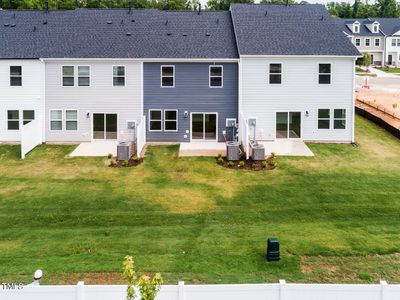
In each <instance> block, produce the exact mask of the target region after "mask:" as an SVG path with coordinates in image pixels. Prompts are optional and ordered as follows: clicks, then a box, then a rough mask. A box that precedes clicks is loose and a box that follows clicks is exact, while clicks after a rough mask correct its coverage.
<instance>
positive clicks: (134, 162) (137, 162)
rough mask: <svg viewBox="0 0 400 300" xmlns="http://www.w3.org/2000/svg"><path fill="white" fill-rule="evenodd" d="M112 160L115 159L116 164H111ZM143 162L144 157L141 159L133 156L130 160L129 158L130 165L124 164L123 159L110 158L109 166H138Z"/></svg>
mask: <svg viewBox="0 0 400 300" xmlns="http://www.w3.org/2000/svg"><path fill="white" fill-rule="evenodd" d="M111 161H114V162H115V164H111V163H110V162H111ZM142 162H143V158H139V159H133V158H131V159H130V160H128V165H124V161H123V160H113V159H108V160H107V166H108V167H109V168H130V167H136V166H137V165H140V164H141V163H142Z"/></svg>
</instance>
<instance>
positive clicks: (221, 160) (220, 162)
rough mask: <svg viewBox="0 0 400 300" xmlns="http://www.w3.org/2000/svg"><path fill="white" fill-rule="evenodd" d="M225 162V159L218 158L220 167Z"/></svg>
mask: <svg viewBox="0 0 400 300" xmlns="http://www.w3.org/2000/svg"><path fill="white" fill-rule="evenodd" d="M223 162H224V159H223V158H222V157H218V159H217V163H219V164H220V165H222V164H223Z"/></svg>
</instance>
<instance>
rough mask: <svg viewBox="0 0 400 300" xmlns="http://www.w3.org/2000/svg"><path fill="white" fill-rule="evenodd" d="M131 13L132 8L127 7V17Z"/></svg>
mask: <svg viewBox="0 0 400 300" xmlns="http://www.w3.org/2000/svg"><path fill="white" fill-rule="evenodd" d="M131 13H132V7H129V9H128V15H130V14H131Z"/></svg>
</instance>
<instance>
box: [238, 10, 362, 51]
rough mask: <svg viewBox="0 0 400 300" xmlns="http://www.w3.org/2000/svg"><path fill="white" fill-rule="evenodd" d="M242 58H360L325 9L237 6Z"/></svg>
mask: <svg viewBox="0 0 400 300" xmlns="http://www.w3.org/2000/svg"><path fill="white" fill-rule="evenodd" d="M231 12H232V19H233V24H234V28H235V33H236V39H237V44H238V49H239V54H240V55H332V56H359V55H360V53H359V52H358V50H357V49H356V48H355V47H354V46H353V44H352V43H351V42H350V40H349V39H348V38H346V37H345V36H344V34H343V33H342V32H341V31H340V30H339V29H338V27H337V26H335V23H334V22H333V20H332V19H331V17H330V16H329V14H328V12H327V11H326V9H325V7H324V6H323V5H319V4H306V5H288V6H286V5H270V4H265V5H263V4H233V5H232V6H231Z"/></svg>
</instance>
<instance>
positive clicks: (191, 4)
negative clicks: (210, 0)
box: [186, 0, 201, 10]
mask: <svg viewBox="0 0 400 300" xmlns="http://www.w3.org/2000/svg"><path fill="white" fill-rule="evenodd" d="M186 7H187V9H189V10H199V9H201V3H200V0H187V2H186Z"/></svg>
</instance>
